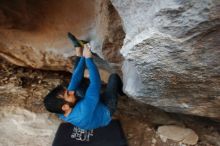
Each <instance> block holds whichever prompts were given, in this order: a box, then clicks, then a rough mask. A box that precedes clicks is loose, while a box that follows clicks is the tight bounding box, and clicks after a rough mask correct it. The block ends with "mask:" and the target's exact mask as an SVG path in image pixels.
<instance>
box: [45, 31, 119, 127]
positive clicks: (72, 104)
mask: <svg viewBox="0 0 220 146" xmlns="http://www.w3.org/2000/svg"><path fill="white" fill-rule="evenodd" d="M68 37H69V38H70V40H71V41H72V43H73V44H74V47H75V50H76V56H77V58H76V61H75V67H74V72H73V74H72V77H71V81H70V83H69V86H68V88H67V89H66V88H65V87H64V86H62V85H59V86H57V87H56V88H54V89H53V90H52V91H50V92H49V94H48V95H47V96H46V97H45V99H44V104H45V107H46V109H47V110H48V111H50V112H53V113H56V114H57V115H58V116H59V117H60V118H61V119H62V120H64V121H66V122H69V123H72V124H73V125H75V126H77V127H79V128H81V129H85V130H92V129H96V128H98V127H103V126H106V125H108V124H109V123H110V121H111V117H112V115H113V113H114V112H115V110H116V106H117V99H118V94H119V93H122V81H121V79H120V77H119V76H118V75H117V74H111V75H110V77H109V79H108V84H107V86H106V89H105V92H104V93H103V94H102V98H100V89H101V79H100V75H99V71H98V69H97V67H96V65H95V64H94V62H93V59H92V52H91V48H90V45H89V43H86V44H83V43H85V42H82V41H78V40H77V39H76V38H75V37H74V36H73V35H72V34H71V33H68ZM86 67H87V69H88V71H89V80H90V83H89V86H88V88H87V89H86V91H85V93H83V94H84V95H83V96H84V97H82V98H80V97H79V95H78V94H76V93H77V91H79V90H81V89H80V87H81V85H82V84H83V78H84V77H83V76H84V70H85V68H86Z"/></svg>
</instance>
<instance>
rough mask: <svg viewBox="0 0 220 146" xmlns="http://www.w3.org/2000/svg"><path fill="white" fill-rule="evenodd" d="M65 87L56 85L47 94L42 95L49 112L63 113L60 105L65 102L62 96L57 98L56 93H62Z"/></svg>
mask: <svg viewBox="0 0 220 146" xmlns="http://www.w3.org/2000/svg"><path fill="white" fill-rule="evenodd" d="M64 91H65V87H64V86H62V85H58V86H57V87H55V88H54V89H53V90H52V91H50V92H49V93H48V94H47V96H45V97H44V106H45V107H46V109H47V110H48V111H49V112H52V113H57V114H63V113H64V111H63V110H62V106H63V105H64V104H65V103H66V101H65V100H64V99H63V98H58V95H59V94H61V93H64Z"/></svg>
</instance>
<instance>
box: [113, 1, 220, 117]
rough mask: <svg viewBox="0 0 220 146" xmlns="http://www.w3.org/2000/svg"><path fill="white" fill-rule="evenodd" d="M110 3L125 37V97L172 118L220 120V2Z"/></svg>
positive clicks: (123, 48) (123, 52) (122, 51)
mask: <svg viewBox="0 0 220 146" xmlns="http://www.w3.org/2000/svg"><path fill="white" fill-rule="evenodd" d="M111 2H112V4H113V5H114V6H115V8H116V10H117V11H118V13H119V15H120V17H121V19H122V22H123V28H124V30H125V33H126V37H125V40H124V44H123V47H122V49H121V53H122V54H123V56H124V58H125V61H124V65H123V78H124V85H125V86H124V90H125V92H126V93H127V94H128V95H129V96H130V97H133V98H135V99H137V100H139V101H141V102H145V103H147V104H151V105H154V106H157V107H159V108H162V109H165V110H166V111H169V112H180V113H185V114H195V115H200V116H208V117H214V118H218V119H220V112H219V111H220V78H219V74H220V51H219V50H220V43H219V37H220V15H219V14H220V13H219V12H220V1H218V0H200V1H197V0H138V1H132V0H111Z"/></svg>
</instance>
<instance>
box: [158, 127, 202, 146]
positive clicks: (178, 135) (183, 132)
mask: <svg viewBox="0 0 220 146" xmlns="http://www.w3.org/2000/svg"><path fill="white" fill-rule="evenodd" d="M157 132H158V134H159V136H160V137H161V139H163V140H164V141H166V140H167V139H172V140H174V141H178V142H182V143H185V144H189V145H195V144H196V143H197V142H198V139H199V137H198V135H197V134H196V133H195V132H194V131H193V130H192V129H189V128H183V127H179V126H176V125H169V126H160V127H159V128H158V130H157Z"/></svg>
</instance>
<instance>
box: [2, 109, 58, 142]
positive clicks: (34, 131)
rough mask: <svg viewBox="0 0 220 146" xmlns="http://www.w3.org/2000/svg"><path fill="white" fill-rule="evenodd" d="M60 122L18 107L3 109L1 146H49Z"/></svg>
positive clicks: (46, 115)
mask: <svg viewBox="0 0 220 146" xmlns="http://www.w3.org/2000/svg"><path fill="white" fill-rule="evenodd" d="M59 123H60V121H59V120H54V119H50V118H49V116H48V114H45V113H44V114H39V113H38V114H36V113H33V112H30V111H28V110H25V109H22V108H18V107H11V106H10V107H7V106H6V107H1V109H0V124H1V126H0V134H1V137H0V142H1V144H0V145H1V146H14V145H22V146H28V145H32V146H49V145H52V141H53V138H54V135H55V132H56V130H57V128H58V126H59Z"/></svg>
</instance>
